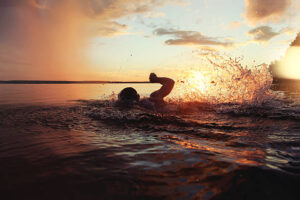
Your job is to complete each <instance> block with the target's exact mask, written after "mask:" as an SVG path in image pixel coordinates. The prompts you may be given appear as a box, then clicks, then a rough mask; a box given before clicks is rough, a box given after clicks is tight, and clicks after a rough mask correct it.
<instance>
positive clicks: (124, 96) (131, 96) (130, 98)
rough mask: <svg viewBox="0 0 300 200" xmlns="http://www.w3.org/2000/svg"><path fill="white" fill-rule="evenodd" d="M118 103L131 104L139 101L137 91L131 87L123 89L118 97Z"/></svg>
mask: <svg viewBox="0 0 300 200" xmlns="http://www.w3.org/2000/svg"><path fill="white" fill-rule="evenodd" d="M118 98H119V101H121V102H130V103H133V102H134V101H139V100H140V95H139V94H138V93H137V91H136V90H135V89H134V88H132V87H127V88H124V89H123V90H122V91H121V92H120V93H119V95H118Z"/></svg>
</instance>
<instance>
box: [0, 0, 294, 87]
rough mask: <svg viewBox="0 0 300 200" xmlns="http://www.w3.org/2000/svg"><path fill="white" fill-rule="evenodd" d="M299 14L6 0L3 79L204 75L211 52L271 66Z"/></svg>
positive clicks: (0, 60)
mask: <svg viewBox="0 0 300 200" xmlns="http://www.w3.org/2000/svg"><path fill="white" fill-rule="evenodd" d="M299 10H300V0H0V79H1V80H10V79H35V80H123V81H125V80H147V76H148V74H149V73H150V72H152V71H154V72H157V73H158V74H159V75H160V74H161V75H172V73H175V69H176V70H178V69H179V70H185V69H189V68H191V67H201V55H203V54H201V53H203V52H206V51H213V52H216V51H218V52H220V53H224V54H227V55H230V56H232V57H243V64H245V65H249V66H251V65H256V64H261V63H267V64H269V63H270V62H271V61H273V60H274V59H279V58H280V56H283V55H284V54H285V51H286V49H287V47H288V46H289V44H290V42H291V41H293V40H294V38H295V37H296V34H297V33H298V32H299V29H300V16H299V14H298V11H299ZM284 67H285V66H283V68H284ZM293 69H294V68H293ZM294 70H296V71H297V69H294ZM282 71H284V70H282ZM295 73H299V77H300V70H298V72H295ZM295 73H290V74H295Z"/></svg>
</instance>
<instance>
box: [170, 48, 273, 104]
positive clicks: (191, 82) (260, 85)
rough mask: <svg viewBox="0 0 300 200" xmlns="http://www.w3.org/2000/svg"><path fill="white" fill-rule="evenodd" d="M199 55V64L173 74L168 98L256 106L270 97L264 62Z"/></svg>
mask: <svg viewBox="0 0 300 200" xmlns="http://www.w3.org/2000/svg"><path fill="white" fill-rule="evenodd" d="M203 58H204V59H203V61H204V62H203V63H202V64H203V66H202V67H199V68H196V69H191V70H189V71H185V72H184V73H182V74H183V75H180V76H179V77H177V80H178V81H177V84H176V86H175V88H174V92H173V94H172V96H171V97H170V100H171V101H176V102H205V103H210V104H224V103H230V104H242V105H251V106H259V105H261V104H263V103H265V102H268V101H269V100H270V99H272V98H273V97H274V94H273V93H272V91H271V89H270V87H271V85H272V81H273V77H272V75H271V73H270V72H269V70H268V66H267V65H266V64H261V65H257V66H253V67H248V66H243V65H242V64H241V61H242V59H241V58H231V57H228V56H224V55H218V54H216V53H211V52H210V53H206V54H205V55H203ZM204 68H205V69H204Z"/></svg>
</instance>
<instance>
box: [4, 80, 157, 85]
mask: <svg viewBox="0 0 300 200" xmlns="http://www.w3.org/2000/svg"><path fill="white" fill-rule="evenodd" d="M76 83H77V84H80V83H81V84H95V83H99V84H109V83H151V82H149V81H66V80H64V81H62V80H60V81H57V80H0V84H76Z"/></svg>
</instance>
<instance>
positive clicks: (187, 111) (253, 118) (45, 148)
mask: <svg viewBox="0 0 300 200" xmlns="http://www.w3.org/2000/svg"><path fill="white" fill-rule="evenodd" d="M123 87H125V86H124V85H102V86H99V85H52V86H49V85H0V89H1V90H0V92H1V93H0V97H1V100H0V103H1V105H0V195H1V199H51V200H52V199H84V200H89V199H91V200H94V199H117V200H118V199H299V195H300V190H299V186H300V123H299V122H300V83H299V82H293V83H281V84H279V85H275V86H274V89H275V90H277V93H278V94H279V95H278V98H276V99H274V100H272V102H270V103H267V104H264V105H262V106H247V105H234V104H219V105H208V104H201V103H195V102H193V103H192V102H191V103H182V104H173V105H170V110H169V111H168V112H156V111H153V110H148V109H145V108H143V107H139V106H135V107H133V108H131V109H126V108H117V107H115V106H113V101H111V100H104V99H105V97H104V96H103V95H108V94H111V92H112V91H115V92H116V93H117V92H118V91H119V90H120V89H122V88H123ZM135 87H137V89H138V90H139V89H140V90H142V89H143V88H144V89H145V88H147V89H146V90H145V91H139V92H142V93H143V92H144V93H145V95H147V94H149V92H150V91H152V90H153V89H155V87H156V88H157V87H159V86H151V87H152V88H148V86H145V85H139V86H135ZM74 92H75V93H74ZM80 99H81V100H80ZM91 99H92V100H91ZM99 99H100V100H99ZM101 99H102V100H101ZM67 100H74V101H67Z"/></svg>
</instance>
